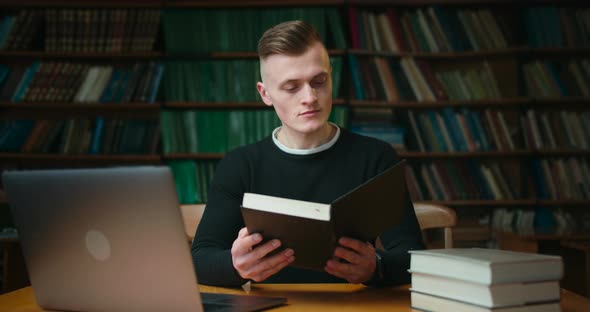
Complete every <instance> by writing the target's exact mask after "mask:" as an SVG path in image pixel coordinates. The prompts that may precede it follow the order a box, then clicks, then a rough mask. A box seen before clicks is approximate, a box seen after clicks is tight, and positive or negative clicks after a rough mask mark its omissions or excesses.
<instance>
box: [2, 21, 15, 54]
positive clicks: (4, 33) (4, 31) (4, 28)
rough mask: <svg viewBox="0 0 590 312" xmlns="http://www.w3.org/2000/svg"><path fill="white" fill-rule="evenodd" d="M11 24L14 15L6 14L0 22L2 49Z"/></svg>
mask: <svg viewBox="0 0 590 312" xmlns="http://www.w3.org/2000/svg"><path fill="white" fill-rule="evenodd" d="M13 24H14V16H6V17H4V18H3V19H2V22H0V49H4V46H5V45H6V40H7V39H8V35H9V34H10V31H11V30H12V25H13Z"/></svg>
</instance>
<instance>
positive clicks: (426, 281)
mask: <svg viewBox="0 0 590 312" xmlns="http://www.w3.org/2000/svg"><path fill="white" fill-rule="evenodd" d="M411 273H412V288H411V290H412V291H416V292H419V293H423V294H429V295H433V296H439V297H443V298H447V299H452V300H458V301H461V302H465V303H471V304H475V305H478V306H483V307H490V308H495V307H510V306H518V305H525V304H531V303H540V302H549V301H559V281H558V280H549V281H540V282H513V283H502V284H492V285H486V284H480V283H474V282H467V281H464V280H461V279H456V278H450V277H443V276H437V275H430V274H422V273H417V272H411Z"/></svg>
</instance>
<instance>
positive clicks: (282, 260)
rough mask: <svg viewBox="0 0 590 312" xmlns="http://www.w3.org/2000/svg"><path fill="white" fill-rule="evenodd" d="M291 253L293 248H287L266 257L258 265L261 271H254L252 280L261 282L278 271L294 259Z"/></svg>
mask: <svg viewBox="0 0 590 312" xmlns="http://www.w3.org/2000/svg"><path fill="white" fill-rule="evenodd" d="M293 254H294V253H293V250H291V249H287V250H284V251H283V252H281V253H280V254H278V255H276V256H273V257H270V258H268V259H267V260H266V261H264V263H263V262H261V263H260V266H259V267H258V268H259V269H260V270H261V271H260V272H259V273H255V274H254V276H253V277H252V280H254V281H255V282H262V281H264V280H265V279H267V278H269V277H270V276H272V275H274V274H276V273H278V272H279V271H281V270H282V269H284V268H285V267H286V266H288V265H289V264H291V263H293V261H295V256H294V255H293Z"/></svg>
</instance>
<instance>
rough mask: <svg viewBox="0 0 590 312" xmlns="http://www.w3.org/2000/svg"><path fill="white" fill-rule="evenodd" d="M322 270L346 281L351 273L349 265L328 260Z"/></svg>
mask: <svg viewBox="0 0 590 312" xmlns="http://www.w3.org/2000/svg"><path fill="white" fill-rule="evenodd" d="M324 270H325V271H326V272H328V273H329V274H332V275H334V276H336V277H340V278H343V279H346V280H348V279H349V278H350V275H351V272H352V266H351V265H350V264H346V263H342V262H338V261H337V260H333V259H332V260H328V262H326V266H325V267H324Z"/></svg>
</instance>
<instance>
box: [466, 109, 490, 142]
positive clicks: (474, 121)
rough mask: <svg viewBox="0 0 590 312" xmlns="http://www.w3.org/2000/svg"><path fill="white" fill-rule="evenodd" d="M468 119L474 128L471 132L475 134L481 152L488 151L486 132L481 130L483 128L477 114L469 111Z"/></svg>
mask: <svg viewBox="0 0 590 312" xmlns="http://www.w3.org/2000/svg"><path fill="white" fill-rule="evenodd" d="M469 119H470V120H471V123H472V124H473V126H474V127H475V132H473V133H474V134H476V135H477V137H478V138H479V140H480V142H481V149H482V150H483V151H489V150H490V143H489V142H488V138H487V136H486V132H485V130H484V129H483V126H482V124H481V120H480V119H479V115H478V114H477V112H474V111H470V112H469Z"/></svg>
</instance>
